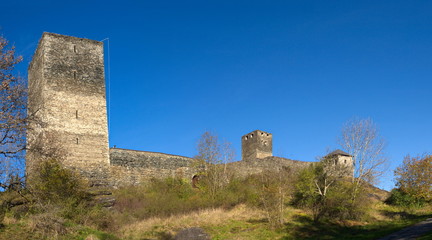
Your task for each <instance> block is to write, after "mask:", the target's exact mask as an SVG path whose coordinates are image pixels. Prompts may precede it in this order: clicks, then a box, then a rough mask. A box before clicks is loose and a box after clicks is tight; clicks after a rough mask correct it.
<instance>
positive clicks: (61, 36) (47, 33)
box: [42, 32, 103, 45]
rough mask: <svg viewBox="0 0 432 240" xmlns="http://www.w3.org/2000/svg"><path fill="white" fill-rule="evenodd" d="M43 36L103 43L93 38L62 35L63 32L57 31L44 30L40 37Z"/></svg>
mask: <svg viewBox="0 0 432 240" xmlns="http://www.w3.org/2000/svg"><path fill="white" fill-rule="evenodd" d="M45 37H54V38H62V39H64V40H72V41H82V42H89V43H93V44H99V45H102V44H103V42H101V41H97V40H93V39H88V38H80V37H74V36H68V35H63V34H58V33H52V32H44V33H43V34H42V39H43V38H45Z"/></svg>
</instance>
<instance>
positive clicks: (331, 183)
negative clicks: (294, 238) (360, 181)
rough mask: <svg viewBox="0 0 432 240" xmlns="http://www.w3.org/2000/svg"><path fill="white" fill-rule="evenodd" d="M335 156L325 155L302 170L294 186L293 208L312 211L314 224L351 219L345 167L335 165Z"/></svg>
mask: <svg viewBox="0 0 432 240" xmlns="http://www.w3.org/2000/svg"><path fill="white" fill-rule="evenodd" d="M336 160H337V159H336V156H334V155H327V156H325V157H322V158H320V161H319V162H317V163H315V164H313V165H311V166H310V167H309V168H306V169H304V170H302V171H301V172H300V174H299V178H298V181H297V183H296V193H295V197H294V204H296V205H298V206H302V207H305V208H307V209H310V210H312V214H313V217H314V221H319V220H320V219H321V218H322V217H324V216H332V217H337V218H340V219H344V218H348V217H350V216H351V214H350V210H349V209H350V207H349V206H348V203H349V199H350V195H349V194H348V191H347V189H348V187H349V186H350V184H349V183H347V181H346V180H345V178H346V176H347V171H348V170H347V168H348V166H345V165H340V164H336V162H337V161H336Z"/></svg>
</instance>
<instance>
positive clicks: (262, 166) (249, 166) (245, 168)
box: [228, 156, 313, 177]
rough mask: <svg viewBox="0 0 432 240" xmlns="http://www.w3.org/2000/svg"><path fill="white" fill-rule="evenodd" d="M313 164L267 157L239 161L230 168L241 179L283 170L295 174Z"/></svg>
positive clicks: (229, 165) (231, 164)
mask: <svg viewBox="0 0 432 240" xmlns="http://www.w3.org/2000/svg"><path fill="white" fill-rule="evenodd" d="M312 163H313V162H303V161H297V160H291V159H287V158H281V157H274V156H270V157H266V158H256V159H249V160H248V161H238V162H233V163H229V164H228V167H229V168H230V169H232V170H233V172H234V174H236V176H239V177H246V176H248V175H251V174H257V173H261V172H263V171H277V170H279V169H281V168H284V169H286V168H289V169H290V170H291V171H293V172H298V171H300V170H301V169H304V168H306V167H308V166H310V165H311V164H312Z"/></svg>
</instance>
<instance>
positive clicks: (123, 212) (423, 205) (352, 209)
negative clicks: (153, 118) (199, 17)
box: [0, 37, 432, 239]
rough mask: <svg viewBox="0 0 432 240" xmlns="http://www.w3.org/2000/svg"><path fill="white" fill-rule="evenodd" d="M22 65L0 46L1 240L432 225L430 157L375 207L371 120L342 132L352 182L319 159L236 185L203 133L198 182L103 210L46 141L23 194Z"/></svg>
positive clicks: (123, 197)
mask: <svg viewBox="0 0 432 240" xmlns="http://www.w3.org/2000/svg"><path fill="white" fill-rule="evenodd" d="M20 61H21V58H20V57H15V52H14V48H13V47H11V48H8V47H7V41H6V40H5V39H3V38H1V37H0V109H1V110H2V112H0V113H1V114H0V116H1V117H0V156H2V159H1V161H0V187H2V188H3V189H4V191H2V192H0V221H1V222H0V239H172V238H173V236H174V234H175V232H177V231H178V230H180V229H182V228H187V227H197V226H198V227H201V228H203V229H204V230H205V231H206V232H207V233H209V234H211V236H212V238H213V239H317V238H319V239H375V238H378V237H381V236H385V235H387V234H389V233H391V232H393V231H396V230H399V229H400V228H402V227H405V226H408V225H410V224H413V223H414V222H417V221H420V220H423V219H425V218H428V217H431V212H432V209H431V206H430V202H431V182H430V179H431V178H430V176H431V172H430V171H424V170H430V169H432V166H431V156H425V157H418V158H410V157H407V158H406V159H405V160H404V164H403V166H401V167H400V168H398V169H397V171H396V175H397V177H398V178H397V180H398V187H399V188H398V189H395V190H393V191H392V194H391V196H390V198H389V199H388V201H387V203H388V204H385V203H383V202H381V201H380V200H378V199H376V198H374V197H373V193H374V191H376V189H374V188H372V187H371V186H372V185H371V184H372V183H373V182H374V181H375V180H376V178H377V177H378V176H379V174H380V167H381V166H382V165H383V164H384V163H385V158H384V157H383V146H384V144H383V141H382V140H381V139H380V138H379V137H378V134H377V131H376V128H375V125H374V124H373V123H372V122H371V121H370V120H356V121H352V122H349V123H348V124H347V125H346V126H345V127H344V130H343V133H342V137H341V144H342V145H343V146H345V149H346V150H348V151H349V153H350V154H352V156H353V157H354V160H355V162H356V170H355V174H354V176H349V177H348V176H347V175H346V174H347V169H344V168H343V166H339V165H335V159H332V158H331V157H324V158H322V159H321V161H320V162H318V163H316V164H314V165H312V166H311V167H310V168H308V169H304V170H303V171H301V172H300V173H296V172H293V171H292V169H289V168H280V169H277V170H275V171H273V172H269V171H268V172H262V173H259V174H255V175H251V176H249V177H246V178H238V177H237V176H236V175H235V173H232V172H230V171H229V169H227V167H226V163H228V162H230V161H232V160H233V151H232V149H231V146H230V144H229V143H220V142H219V141H218V138H217V136H215V135H213V134H211V133H209V132H206V133H204V134H203V135H202V137H201V139H200V141H199V144H198V155H197V157H196V159H197V160H198V164H199V166H202V173H201V174H200V177H199V179H200V180H199V181H197V182H196V183H195V184H191V183H190V182H189V180H185V179H181V178H167V179H152V180H149V181H147V182H144V183H142V184H141V185H139V186H130V187H127V188H122V189H117V190H115V191H114V192H113V194H114V197H115V199H116V204H115V205H114V207H112V208H111V209H109V208H105V207H103V206H102V205H101V204H100V203H99V202H98V200H97V198H96V197H95V196H94V195H92V194H90V191H89V189H88V187H87V186H88V183H87V182H86V181H85V180H84V179H83V178H81V176H80V175H79V174H78V173H76V172H74V171H73V170H71V169H67V168H64V166H63V164H62V160H63V159H64V156H65V155H64V152H63V150H62V146H58V142H59V141H56V139H54V138H53V137H52V136H49V135H45V136H42V137H41V138H40V139H35V144H33V146H32V147H33V150H34V151H35V152H37V153H38V155H37V156H34V157H37V158H38V160H39V162H37V163H35V165H34V166H32V167H35V168H36V171H34V172H35V173H36V174H35V175H33V176H27V177H29V179H30V178H31V183H32V184H31V185H25V184H24V182H23V179H22V172H20V171H23V165H22V162H21V160H22V156H21V155H20V154H21V153H22V150H23V149H25V146H24V143H25V139H24V135H23V134H24V132H25V129H26V128H27V127H28V125H27V123H28V121H29V117H31V116H26V114H25V96H26V93H25V91H24V88H23V86H25V85H23V84H22V83H21V82H20V79H19V78H16V77H14V76H13V75H12V71H13V68H14V65H15V64H17V63H18V62H20ZM42 138H46V139H42ZM38 141H39V142H40V144H39V143H38ZM47 143H48V144H47ZM429 235H430V234H429ZM426 237H427V236H426Z"/></svg>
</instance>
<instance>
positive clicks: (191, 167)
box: [110, 148, 199, 187]
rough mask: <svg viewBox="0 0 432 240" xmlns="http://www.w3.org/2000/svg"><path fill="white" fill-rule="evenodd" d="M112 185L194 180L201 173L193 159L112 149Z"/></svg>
mask: <svg viewBox="0 0 432 240" xmlns="http://www.w3.org/2000/svg"><path fill="white" fill-rule="evenodd" d="M110 160H111V167H110V170H111V184H112V185H113V186H116V187H118V186H124V185H136V184H139V183H140V182H142V181H143V180H146V179H147V180H148V179H151V178H167V177H181V178H187V179H192V177H193V176H194V175H195V174H197V173H198V172H199V170H198V165H197V164H196V161H195V160H194V159H192V158H188V157H183V156H178V155H171V154H165V153H158V152H146V151H135V150H128V149H120V148H111V149H110Z"/></svg>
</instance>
